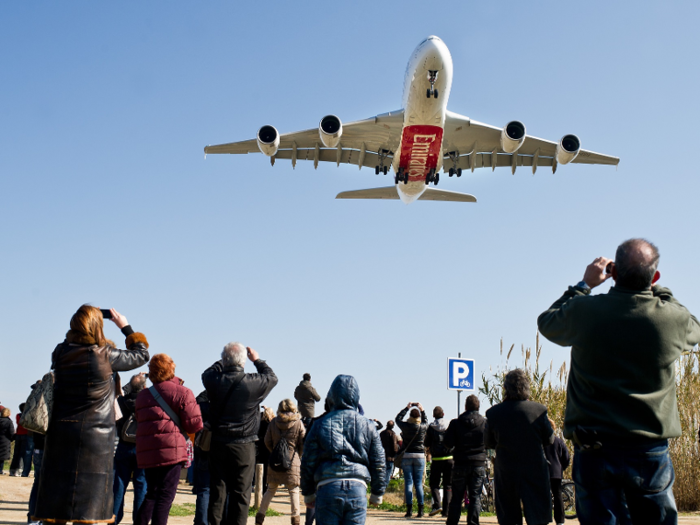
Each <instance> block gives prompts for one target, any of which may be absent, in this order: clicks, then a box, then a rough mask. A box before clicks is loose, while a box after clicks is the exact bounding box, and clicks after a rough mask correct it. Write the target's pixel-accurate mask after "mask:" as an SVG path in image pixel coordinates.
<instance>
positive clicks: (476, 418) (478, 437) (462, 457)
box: [445, 410, 486, 467]
mask: <svg viewBox="0 0 700 525" xmlns="http://www.w3.org/2000/svg"><path fill="white" fill-rule="evenodd" d="M485 431H486V418H485V417H483V416H482V415H481V414H479V412H477V411H476V410H473V411H470V412H462V413H461V414H460V415H459V417H458V418H457V419H453V420H452V421H450V425H449V426H448V427H447V432H445V446H446V447H450V448H453V450H452V457H453V458H454V460H455V465H472V466H475V467H483V466H484V465H486V449H485V447H484V433H485Z"/></svg>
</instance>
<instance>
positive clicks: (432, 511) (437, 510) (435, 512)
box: [428, 507, 442, 517]
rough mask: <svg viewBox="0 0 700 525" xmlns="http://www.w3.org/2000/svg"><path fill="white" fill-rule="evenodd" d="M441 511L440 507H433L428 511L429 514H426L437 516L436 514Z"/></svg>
mask: <svg viewBox="0 0 700 525" xmlns="http://www.w3.org/2000/svg"><path fill="white" fill-rule="evenodd" d="M441 512H442V509H441V508H440V507H438V508H433V510H431V511H430V514H428V516H431V517H432V516H437V515H438V514H440V513H441Z"/></svg>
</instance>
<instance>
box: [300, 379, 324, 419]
mask: <svg viewBox="0 0 700 525" xmlns="http://www.w3.org/2000/svg"><path fill="white" fill-rule="evenodd" d="M294 399H296V400H297V403H298V404H299V413H300V414H301V417H311V418H313V417H314V414H315V413H316V403H317V402H318V401H321V396H319V395H318V392H316V389H315V388H314V387H313V386H312V385H311V381H302V382H301V383H299V385H298V386H297V387H296V389H294Z"/></svg>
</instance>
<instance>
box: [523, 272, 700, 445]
mask: <svg viewBox="0 0 700 525" xmlns="http://www.w3.org/2000/svg"><path fill="white" fill-rule="evenodd" d="M589 294H590V291H583V290H582V289H580V288H577V287H570V288H569V289H568V290H567V291H566V292H565V293H564V295H563V296H561V298H560V299H559V300H558V301H556V302H555V303H554V304H553V305H552V306H551V307H550V308H549V309H548V310H547V311H546V312H544V313H543V314H542V315H540V316H539V318H538V319H537V324H538V326H539V329H540V332H541V333H542V334H543V335H544V336H545V337H546V338H547V339H549V340H550V341H552V342H553V343H556V344H558V345H561V346H571V347H572V348H571V369H570V372H569V383H568V386H567V402H566V415H565V419H564V436H565V437H567V438H569V439H571V438H572V437H573V432H574V429H575V428H576V427H577V426H579V425H581V426H583V427H585V428H587V429H592V430H596V431H599V432H602V433H604V434H608V435H613V436H620V437H626V438H638V439H665V438H672V437H677V436H680V435H681V426H680V420H679V418H678V407H677V401H676V381H675V378H676V374H675V362H676V360H677V359H678V357H679V356H680V355H681V353H682V352H685V351H687V350H691V349H692V348H693V347H694V346H695V345H696V344H697V343H698V342H700V323H698V320H697V319H696V318H695V317H694V316H693V315H691V314H690V312H689V311H688V310H686V309H685V307H684V306H683V305H681V304H680V303H679V302H678V301H677V300H676V299H675V298H674V297H673V295H672V294H671V290H669V289H668V288H661V287H659V286H655V287H654V288H653V289H652V290H646V291H642V292H640V291H633V290H628V289H625V288H622V287H619V286H615V287H613V288H611V289H610V291H609V292H608V293H607V294H600V295H589Z"/></svg>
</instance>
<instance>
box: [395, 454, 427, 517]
mask: <svg viewBox="0 0 700 525" xmlns="http://www.w3.org/2000/svg"><path fill="white" fill-rule="evenodd" d="M401 469H402V470H403V478H404V495H405V496H406V507H407V508H409V509H410V508H412V507H413V485H415V486H416V498H417V499H418V506H419V507H420V506H422V505H423V472H425V457H422V458H406V457H404V458H403V461H401Z"/></svg>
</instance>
